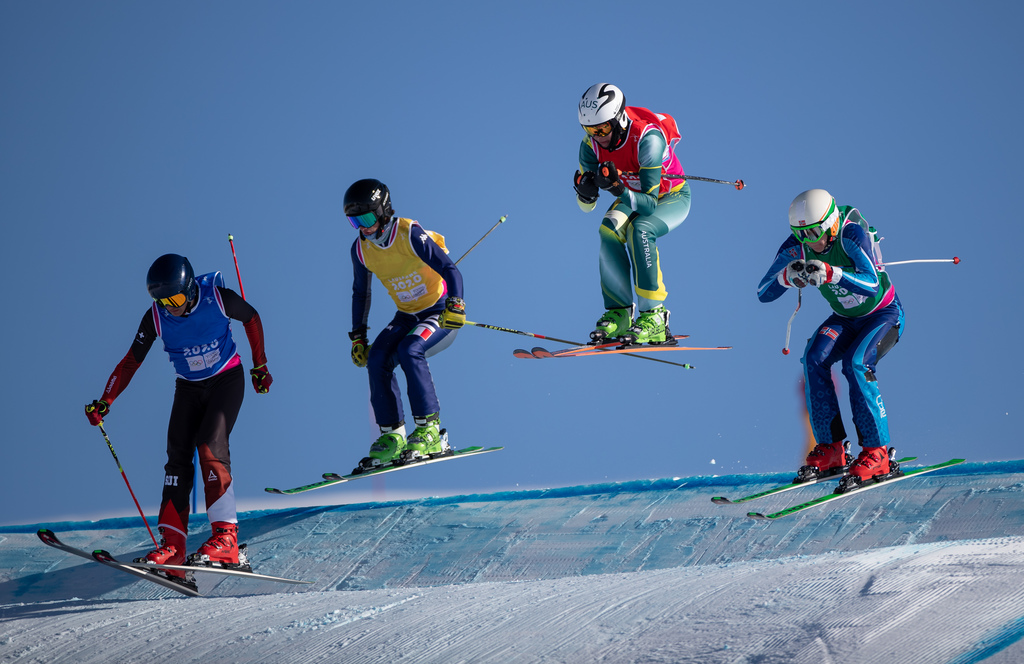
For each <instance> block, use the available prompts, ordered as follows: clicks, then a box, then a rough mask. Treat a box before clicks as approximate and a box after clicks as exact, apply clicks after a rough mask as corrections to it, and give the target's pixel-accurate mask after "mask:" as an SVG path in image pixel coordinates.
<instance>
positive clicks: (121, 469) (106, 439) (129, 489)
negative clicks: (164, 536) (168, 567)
mask: <svg viewBox="0 0 1024 664" xmlns="http://www.w3.org/2000/svg"><path fill="white" fill-rule="evenodd" d="M98 426H99V428H100V433H101V434H103V440H105V441H107V447H109V448H110V453H111V454H112V455H113V457H114V463H116V464H117V469H118V470H119V471H121V477H123V478H124V484H125V486H126V487H128V493H130V494H131V495H132V500H134V501H135V507H137V508H138V510H139V515H140V516H141V517H142V523H144V524H145V525H146V530H148V531H149V537H150V539H152V540H153V545H154V546H156V547H159V546H160V545H159V544H157V541H156V537H153V530H152V529H151V528H150V527H149V522H148V521H146V515H145V513H143V511H142V506H141V505H139V499H138V498H136V497H135V492H134V491H132V485H131V483H129V482H128V475H126V474H125V472H124V468H122V467H121V461H120V460H119V459H118V458H117V452H115V451H114V445H113V444H112V443H111V442H110V436H108V435H107V431H106V430H105V429H104V428H103V422H102V420H101V421H100V423H99V425H98Z"/></svg>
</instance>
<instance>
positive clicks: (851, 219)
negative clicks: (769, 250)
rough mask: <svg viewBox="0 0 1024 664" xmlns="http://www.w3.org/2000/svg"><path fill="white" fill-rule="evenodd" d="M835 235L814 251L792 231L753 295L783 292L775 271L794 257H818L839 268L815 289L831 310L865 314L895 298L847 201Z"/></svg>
mask: <svg viewBox="0 0 1024 664" xmlns="http://www.w3.org/2000/svg"><path fill="white" fill-rule="evenodd" d="M839 214H840V217H839V219H840V223H841V228H840V231H839V236H838V237H837V238H836V239H835V240H834V241H833V242H832V243H831V245H830V246H829V247H828V248H826V250H825V251H824V252H823V253H821V254H818V253H815V252H814V251H812V250H811V249H810V248H809V247H808V246H807V245H806V244H802V243H801V242H800V241H799V240H797V239H796V238H795V237H794V236H793V235H790V236H789V237H788V238H786V241H785V242H783V243H782V246H780V247H779V250H778V252H777V253H776V254H775V260H774V261H773V262H772V266H771V267H770V268H768V272H767V273H765V275H764V277H762V279H761V283H760V284H759V285H758V289H757V298H758V299H759V300H760V301H761V302H771V301H773V300H776V299H778V298H779V297H780V296H781V295H782V294H783V293H785V292H786V290H787V289H786V287H785V286H783V285H782V284H781V283H779V280H778V279H779V273H780V272H782V271H784V270H785V269H786V266H787V265H789V264H790V263H791V262H792V261H795V260H805V261H807V260H820V261H822V262H825V263H828V264H829V265H834V266H839V267H841V268H842V269H843V276H842V278H841V279H840V280H839V283H836V284H822V285H821V286H819V287H818V291H819V292H821V294H822V295H823V296H824V297H825V300H826V301H827V302H828V304H829V306H830V307H832V310H833V311H834V312H836V313H837V314H839V315H840V316H845V317H846V318H857V317H860V316H866V315H868V314H870V313H873V312H875V311H878V310H879V309H882V308H883V307H886V306H888V305H889V304H891V303H892V302H893V300H895V299H896V289H895V288H894V287H893V284H892V282H891V281H890V280H889V275H888V273H886V271H885V268H884V266H881V265H876V264H875V260H874V259H873V256H874V255H875V248H874V246H873V243H872V238H871V236H870V235H869V234H868V232H867V231H865V230H864V228H863V227H862V226H861V224H860V223H858V222H859V220H860V219H861V218H862V217H861V216H860V212H859V211H858V210H857V209H856V208H854V207H850V206H848V205H844V206H842V207H840V208H839Z"/></svg>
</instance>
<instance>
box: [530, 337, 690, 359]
mask: <svg viewBox="0 0 1024 664" xmlns="http://www.w3.org/2000/svg"><path fill="white" fill-rule="evenodd" d="M689 338H690V335H688V334H677V335H675V336H673V339H675V340H676V342H677V343H678V342H679V340H680V339H689ZM646 347H647V346H646V345H643V344H634V345H632V346H623V344H622V343H621V342H620V341H618V340H615V341H610V342H607V343H603V344H584V345H582V346H572V347H571V348H562V349H559V350H548V349H546V348H542V347H540V346H536V347H535V348H533V350H524V349H522V348H517V349H515V350H513V351H512V354H513V355H514V356H516V357H518V358H520V359H531V358H532V359H536V360H543V359H547V358H549V357H568V356H575V355H578V354H590V353H594V352H598V351H603V350H614V349H616V348H646Z"/></svg>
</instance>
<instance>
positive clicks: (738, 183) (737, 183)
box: [619, 171, 747, 191]
mask: <svg viewBox="0 0 1024 664" xmlns="http://www.w3.org/2000/svg"><path fill="white" fill-rule="evenodd" d="M619 175H637V173H636V172H635V171H619ZM661 177H663V178H668V179H669V180H698V181H700V182H714V183H716V184H731V185H732V186H734V187H736V191H740V190H741V189H743V187H746V186H747V185H746V184H744V182H743V180H735V181H733V182H729V181H728V180H716V179H714V178H702V177H697V176H696V175H668V174H662V176H661Z"/></svg>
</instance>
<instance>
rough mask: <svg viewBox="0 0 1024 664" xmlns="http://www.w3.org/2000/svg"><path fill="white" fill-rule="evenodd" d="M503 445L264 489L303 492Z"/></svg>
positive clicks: (462, 450) (329, 475)
mask: <svg viewBox="0 0 1024 664" xmlns="http://www.w3.org/2000/svg"><path fill="white" fill-rule="evenodd" d="M503 449H505V448H504V447H488V448H483V447H479V446H477V447H466V448H463V449H461V450H452V453H451V454H446V455H444V456H439V457H430V458H427V459H420V460H417V461H408V462H405V463H403V464H401V465H395V464H388V465H385V466H381V467H380V468H374V469H372V470H364V471H362V472H359V473H350V474H348V475H339V474H338V473H324V474H323V478H324V479H323V480H322V481H320V482H313V483H312V484H306V485H304V486H298V487H295V488H294V489H274V488H272V487H268V488H266V489H264V491H266V492H267V493H276V494H280V495H284V496H291V495H294V494H297V493H305V492H306V491H313V490H314V489H323V488H324V487H328V486H333V485H335V484H341V483H342V482H350V481H352V480H358V479H362V478H364V477H372V476H375V475H381V474H383V473H390V472H393V471H396V470H404V469H406V468H418V467H419V466H425V465H427V464H431V463H438V462H441V461H453V460H455V459H464V458H466V457H471V456H475V455H477V454H486V453H487V452H497V451H498V450H503Z"/></svg>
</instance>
